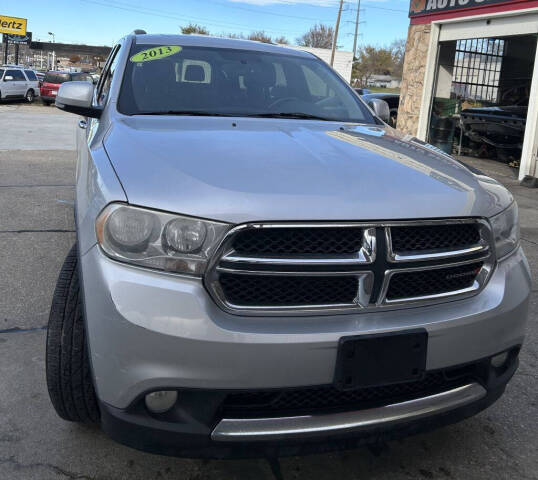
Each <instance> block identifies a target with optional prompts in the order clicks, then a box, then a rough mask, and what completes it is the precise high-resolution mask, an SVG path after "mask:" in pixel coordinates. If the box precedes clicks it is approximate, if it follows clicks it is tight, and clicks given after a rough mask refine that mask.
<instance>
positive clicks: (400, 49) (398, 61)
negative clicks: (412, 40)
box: [389, 38, 405, 78]
mask: <svg viewBox="0 0 538 480" xmlns="http://www.w3.org/2000/svg"><path fill="white" fill-rule="evenodd" d="M389 48H390V51H391V52H392V69H391V74H392V75H394V76H395V77H398V78H402V72H403V63H404V55H405V38H400V39H398V40H394V41H393V42H392V43H391V44H390V47H389Z"/></svg>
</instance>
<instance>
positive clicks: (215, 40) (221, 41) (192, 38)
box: [135, 34, 314, 58]
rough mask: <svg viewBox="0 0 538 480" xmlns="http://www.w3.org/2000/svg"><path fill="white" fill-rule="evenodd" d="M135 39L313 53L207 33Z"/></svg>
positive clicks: (138, 37) (146, 42)
mask: <svg viewBox="0 0 538 480" xmlns="http://www.w3.org/2000/svg"><path fill="white" fill-rule="evenodd" d="M135 39H136V40H135V42H136V44H137V45H138V44H142V45H179V46H185V47H187V46H188V47H213V48H231V49H237V50H251V51H257V52H268V53H276V54H281V55H294V56H297V57H309V58H312V57H314V55H312V54H311V53H309V52H305V51H304V50H295V49H292V48H287V47H282V46H280V45H274V44H271V43H263V42H255V41H252V40H239V39H235V38H221V37H211V36H209V35H177V34H176V35H173V34H172V35H166V34H160V35H155V34H142V35H140V34H139V35H136V36H135Z"/></svg>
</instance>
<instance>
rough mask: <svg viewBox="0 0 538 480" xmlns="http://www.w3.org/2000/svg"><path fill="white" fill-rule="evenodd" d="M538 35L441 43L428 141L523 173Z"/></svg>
mask: <svg viewBox="0 0 538 480" xmlns="http://www.w3.org/2000/svg"><path fill="white" fill-rule="evenodd" d="M536 40H537V38H536V35H517V36H509V37H496V38H472V39H463V40H452V41H444V42H439V50H438V55H437V66H436V74H435V83H434V96H433V99H432V104H431V114H430V122H429V129H428V141H429V142H430V143H432V144H433V145H435V146H437V147H438V148H440V149H442V150H443V151H445V152H446V153H449V154H454V155H462V156H471V157H479V158H485V159H490V160H496V161H500V162H504V163H507V164H509V165H510V166H512V167H514V168H519V164H520V160H521V153H522V147H523V140H524V136H525V126H526V121H527V111H528V106H529V97H530V91H531V83H532V75H533V69H534V58H535V54H536V43H537V42H536Z"/></svg>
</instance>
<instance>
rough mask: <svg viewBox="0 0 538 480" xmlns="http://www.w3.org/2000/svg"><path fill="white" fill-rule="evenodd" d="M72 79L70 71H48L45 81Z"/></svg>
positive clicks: (62, 81)
mask: <svg viewBox="0 0 538 480" xmlns="http://www.w3.org/2000/svg"><path fill="white" fill-rule="evenodd" d="M70 79H71V77H70V75H69V73H61V72H48V73H47V74H46V75H45V79H44V82H46V83H64V82H68V81H69V80H70Z"/></svg>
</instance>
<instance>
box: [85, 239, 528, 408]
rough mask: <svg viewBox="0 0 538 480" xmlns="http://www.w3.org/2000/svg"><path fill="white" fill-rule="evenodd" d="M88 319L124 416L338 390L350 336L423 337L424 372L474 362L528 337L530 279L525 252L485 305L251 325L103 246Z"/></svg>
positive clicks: (109, 392)
mask: <svg viewBox="0 0 538 480" xmlns="http://www.w3.org/2000/svg"><path fill="white" fill-rule="evenodd" d="M81 265H82V273H83V284H84V298H85V306H86V321H87V330H88V339H89V345H90V352H91V363H92V367H93V373H94V376H95V384H96V390H97V394H98V396H99V398H100V399H101V401H103V402H105V403H107V404H109V405H112V406H114V407H116V408H126V407H127V406H129V405H130V404H131V403H132V402H133V400H134V399H135V398H137V397H138V396H139V395H141V394H142V393H144V392H147V391H149V390H158V389H163V388H165V387H168V388H202V389H263V388H285V387H299V386H309V385H326V384H330V383H332V381H333V375H334V369H335V362H336V350H337V345H338V341H339V339H340V338H341V337H342V336H346V335H356V334H357V333H381V332H387V331H396V330H405V329H411V328H418V327H422V328H425V329H426V330H427V331H428V336H429V340H428V353H427V361H426V368H427V370H436V369H440V368H446V367H451V366H453V365H458V364H463V363H468V362H473V361H476V360H478V359H482V358H485V357H488V356H491V355H494V354H496V353H498V352H501V351H504V350H506V349H508V348H511V347H513V346H515V345H521V344H522V342H523V337H524V334H525V323H526V318H527V309H528V299H529V295H530V282H531V277H530V271H529V267H528V264H527V261H526V259H525V256H524V254H523V252H522V250H521V249H518V250H517V251H516V252H515V253H514V254H512V255H511V256H510V257H509V258H507V259H505V260H503V261H502V262H499V264H498V265H497V267H496V269H495V271H494V273H493V275H492V277H491V279H490V281H489V283H488V285H487V286H486V288H484V290H482V291H481V292H480V293H479V294H478V295H476V296H474V297H471V298H467V299H464V300H458V301H449V302H446V303H442V304H438V305H432V306H424V307H417V308H411V309H407V310H394V311H383V312H369V313H365V314H361V313H357V314H345V315H325V316H312V317H301V316H295V317H294V316H290V317H260V316H258V317H247V316H237V315H231V314H228V313H225V312H223V311H222V310H220V309H219V308H218V307H217V306H216V305H215V303H214V302H213V301H212V300H211V298H210V297H209V295H208V294H207V292H206V290H205V288H204V286H203V285H202V282H201V281H200V280H197V279H193V278H188V277H180V276H177V275H166V274H160V273H156V272H151V271H148V270H144V269H139V268H133V267H129V266H126V265H122V264H119V263H117V262H114V261H112V260H110V259H108V258H107V257H105V256H104V255H103V254H102V253H101V251H100V250H99V248H98V247H97V246H95V247H93V248H91V249H90V250H89V251H88V252H87V253H86V254H84V255H83V256H82V258H81Z"/></svg>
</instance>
